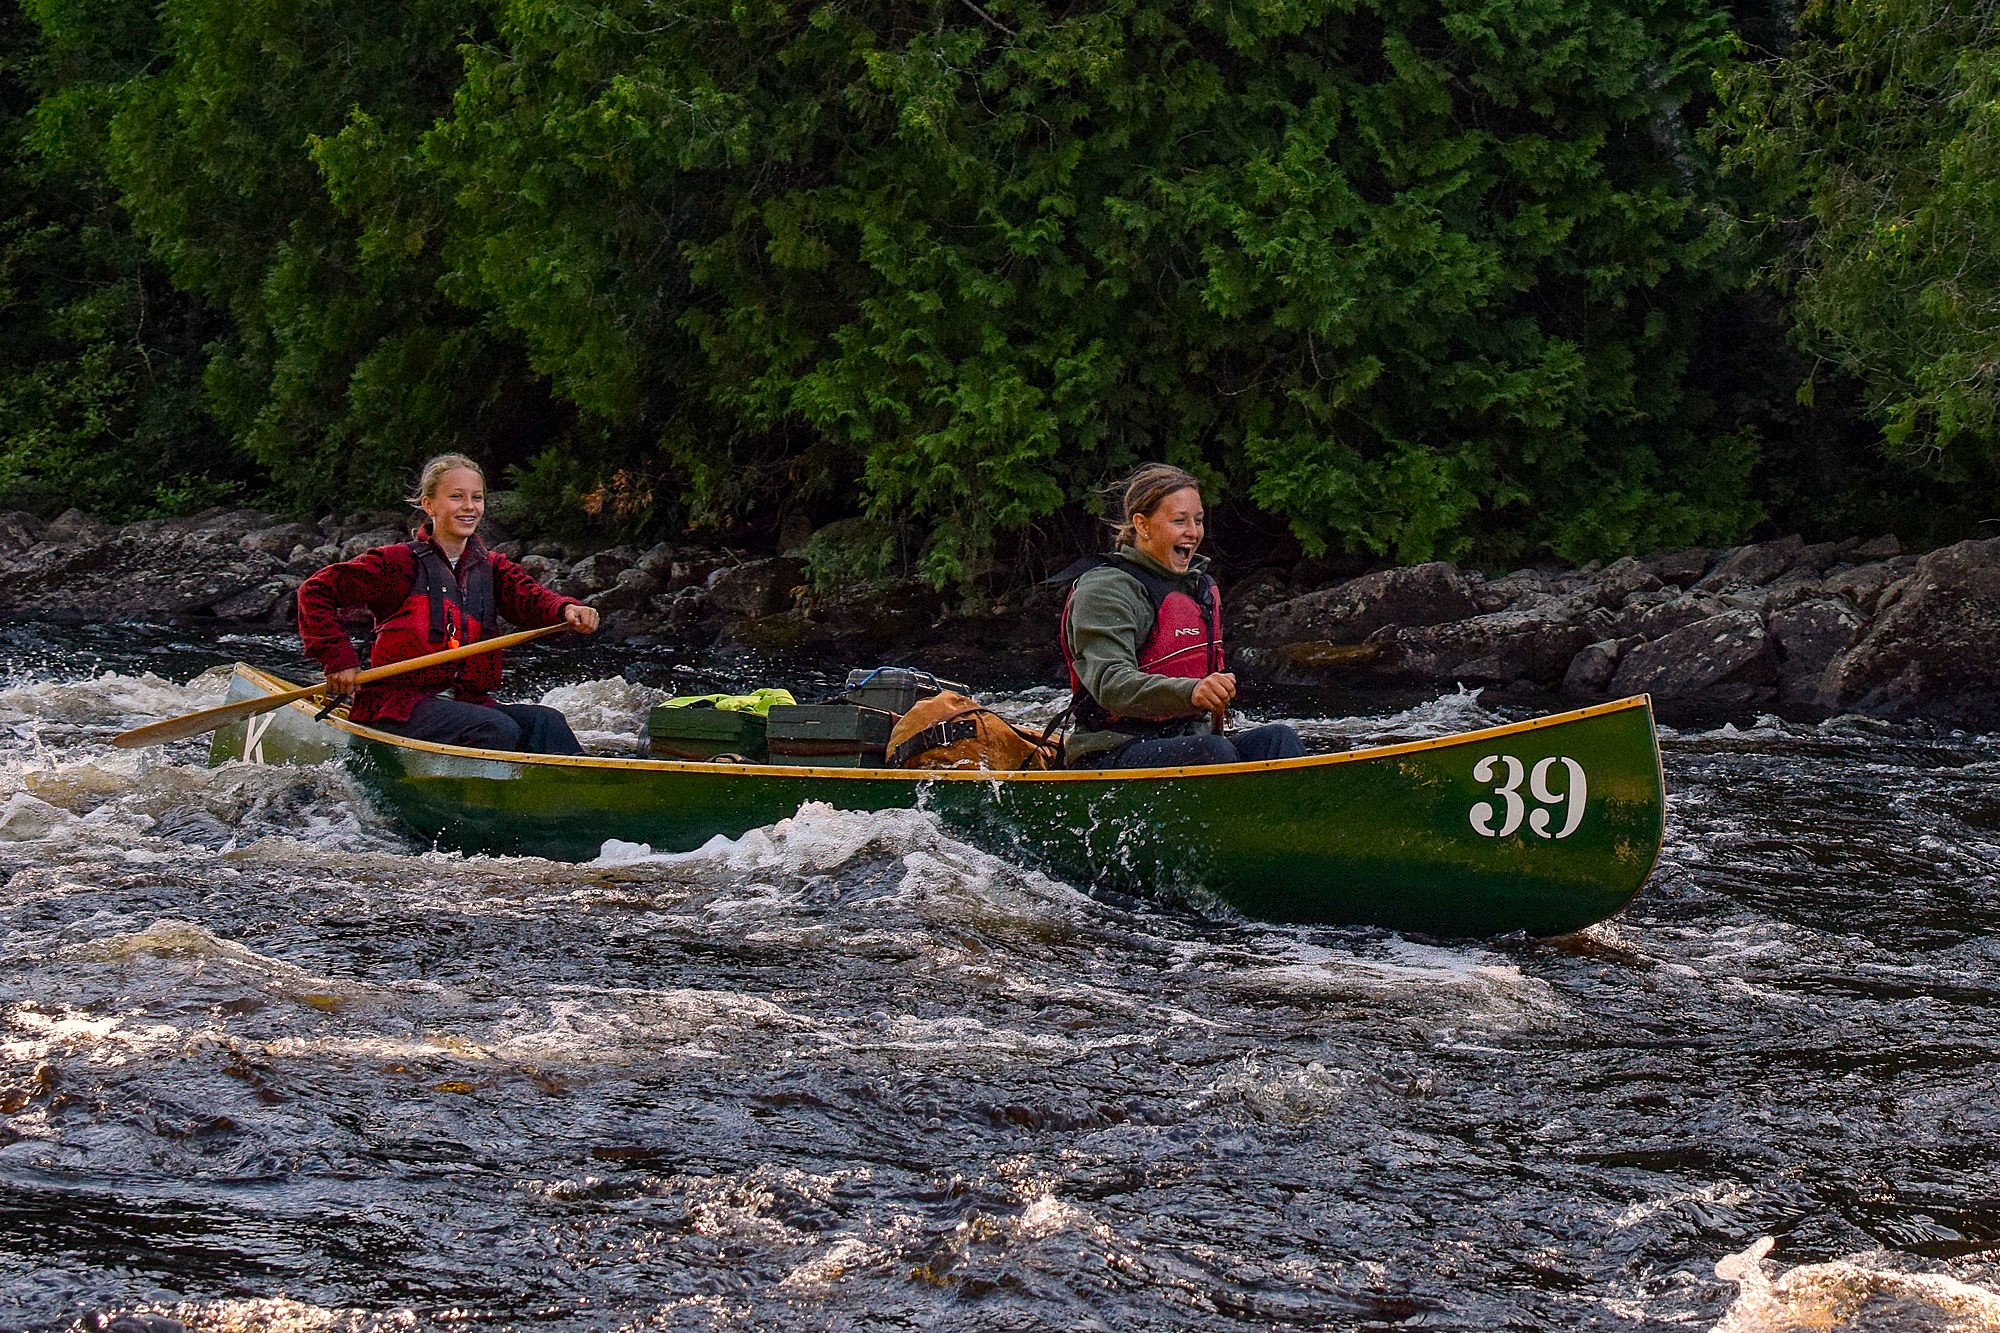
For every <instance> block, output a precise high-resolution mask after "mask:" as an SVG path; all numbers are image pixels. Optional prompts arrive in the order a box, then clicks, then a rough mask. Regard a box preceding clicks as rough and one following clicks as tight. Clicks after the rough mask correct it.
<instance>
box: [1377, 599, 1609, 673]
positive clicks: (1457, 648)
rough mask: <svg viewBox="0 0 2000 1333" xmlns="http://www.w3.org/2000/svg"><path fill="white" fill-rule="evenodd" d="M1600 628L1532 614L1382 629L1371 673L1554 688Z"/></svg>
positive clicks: (1504, 614)
mask: <svg viewBox="0 0 2000 1333" xmlns="http://www.w3.org/2000/svg"><path fill="white" fill-rule="evenodd" d="M1600 628H1601V626H1591V625H1586V624H1579V623H1573V622H1570V621H1567V620H1563V619H1557V618H1551V617H1547V616H1542V615H1538V614H1536V613H1534V612H1519V611H1496V612H1493V613H1491V614H1488V615H1483V616H1470V617H1467V618H1466V619H1463V620H1455V621H1452V622H1450V623H1448V624H1442V625H1424V626H1415V627H1411V628H1394V629H1387V630H1384V631H1383V633H1382V637H1381V639H1380V642H1381V643H1382V644H1383V646H1384V649H1385V651H1384V654H1383V659H1382V662H1381V663H1380V664H1379V665H1378V666H1377V667H1376V670H1377V671H1379V672H1382V673H1384V674H1389V675H1395V676H1399V677H1404V678H1414V679H1421V680H1436V681H1447V680H1449V681H1463V682H1465V683H1468V684H1475V683H1481V682H1483V683H1487V684H1499V685H1506V684H1512V683H1513V682H1515V681H1522V680H1525V681H1530V682H1533V683H1534V684H1536V685H1539V686H1553V685H1554V684H1555V683H1556V682H1558V681H1560V680H1562V678H1563V676H1564V674H1565V673H1566V672H1567V670H1568V669H1569V664H1570V660H1571V659H1572V658H1574V657H1575V656H1576V655H1577V653H1579V652H1580V651H1582V650H1583V648H1584V647H1586V646H1587V645H1588V644H1589V643H1590V642H1591V641H1592V640H1594V639H1595V638H1597V636H1598V630H1599V629H1600Z"/></svg>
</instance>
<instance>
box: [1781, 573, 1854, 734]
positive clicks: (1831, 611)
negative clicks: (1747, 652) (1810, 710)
mask: <svg viewBox="0 0 2000 1333" xmlns="http://www.w3.org/2000/svg"><path fill="white" fill-rule="evenodd" d="M1863 623H1864V622H1863V620H1862V617H1861V613H1860V612H1859V611H1857V610H1855V609H1854V607H1853V606H1852V605H1851V604H1850V603H1848V602H1847V601H1845V600H1843V599H1841V598H1838V597H1816V598H1813V599H1812V600H1810V601H1804V602H1799V603H1797V604H1796V605H1794V606H1789V607H1786V608H1785V609H1783V610H1781V611H1776V612H1774V613H1772V615H1771V618H1770V621H1769V622H1768V628H1769V631H1770V635H1771V647H1772V650H1773V651H1774V652H1776V653H1777V655H1778V699H1779V701H1780V702H1781V703H1788V704H1803V705H1806V706H1809V707H1823V706H1824V705H1825V703H1826V700H1825V699H1824V698H1823V696H1822V689H1821V682H1822V679H1823V678H1824V677H1825V675H1826V669H1827V668H1828V667H1829V666H1831V665H1832V664H1833V661H1834V659H1835V658H1836V657H1839V656H1840V655H1841V654H1842V653H1844V652H1846V651H1847V649H1848V648H1849V647H1850V646H1851V645H1852V644H1853V643H1854V640H1855V639H1856V637H1858V636H1859V635H1860V633H1861V627H1862V625H1863Z"/></svg>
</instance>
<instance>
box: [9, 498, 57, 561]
mask: <svg viewBox="0 0 2000 1333" xmlns="http://www.w3.org/2000/svg"><path fill="white" fill-rule="evenodd" d="M47 532H48V524H46V523H44V522H42V520H40V519H39V518H36V517H35V516H34V515H33V514H29V513H23V512H22V511H20V510H18V509H17V510H14V511H12V512H10V513H5V514H0V552H6V553H9V554H18V553H20V552H22V551H25V550H27V549H28V548H29V547H31V546H33V545H34V544H35V543H37V542H39V541H42V540H44V538H45V536H46V534H47Z"/></svg>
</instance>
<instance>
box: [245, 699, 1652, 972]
mask: <svg viewBox="0 0 2000 1333" xmlns="http://www.w3.org/2000/svg"><path fill="white" fill-rule="evenodd" d="M287 688H291V687H290V686H289V684H288V682H285V681H282V680H280V679H278V678H277V677H275V676H271V675H268V674H266V673H265V672H262V671H258V670H256V669H255V668H252V667H248V666H242V665H239V666H238V667H237V668H236V675H235V678H234V680H233V681H232V682H231V685H230V695H229V697H230V699H231V700H237V699H249V698H252V697H255V696H257V695H260V694H272V693H276V692H279V691H281V690H284V689H287ZM211 758H212V761H213V762H217V763H220V762H225V761H229V760H243V759H247V760H249V761H250V762H253V763H290V764H313V763H321V762H325V761H327V760H330V759H334V758H342V759H344V760H345V761H346V762H347V763H348V764H349V765H350V766H351V767H352V768H353V770H354V771H355V773H356V774H357V775H358V776H359V777H360V779H361V780H362V781H363V782H364V783H365V784H366V785H367V786H368V787H369V788H370V789H371V790H372V791H374V792H375V793H376V794H377V795H378V796H379V797H380V798H381V800H382V801H383V802H385V803H386V804H387V805H388V806H389V807H390V808H391V809H392V810H393V811H394V812H395V813H396V814H397V815H398V816H399V817H400V818H401V819H402V820H403V821H404V822H405V823H406V824H408V825H409V827H410V828H411V829H413V830H415V831H416V832H417V834H418V835H419V836H421V837H425V838H430V839H434V840H435V841H436V842H437V843H438V844H439V845H440V846H443V847H446V848H450V849H455V850H460V851H468V852H498V853H518V854H526V855H535V856H547V857H553V858H556V859H562V860H586V859H589V858H591V857H594V856H596V855H598V853H599V851H600V849H601V848H602V846H603V844H604V843H605V841H606V840H607V839H612V838H617V839H622V840H624V841H627V842H640V843H649V844H651V845H652V846H653V847H654V849H656V850H659V851H685V850H690V849H692V848H695V847H699V846H700V845H701V844H702V843H704V842H706V841H707V840H708V839H710V838H713V837H715V836H717V835H718V834H720V835H723V836H725V837H736V836H739V835H741V834H743V833H745V832H747V831H749V830H751V829H754V828H759V827H762V826H764V825H768V824H771V823H774V822H776V821H777V820H780V819H783V818H785V817H787V816H789V815H791V814H793V813H794V812H795V811H797V810H798V808H799V807H800V806H801V805H802V804H804V803H805V802H808V801H820V802H824V803H825V804H827V805H831V806H833V807H835V808H838V809H844V810H887V809H899V808H902V809H906V808H910V807H920V808H923V809H926V810H930V811H934V812H935V813H936V814H937V816H938V817H939V819H940V820H942V821H943V823H944V824H945V825H946V827H948V828H949V829H950V830H951V831H952V832H953V833H954V834H955V835H957V836H960V837H963V838H964V839H966V840H967V841H969V842H972V843H974V844H976V845H978V846H981V847H984V848H985V849H987V850H988V851H991V852H994V853H996V854H998V855H1001V856H1005V857H1008V858H1010V859H1014V860H1017V861H1020V862H1022V863H1024V864H1028V865H1032V866H1035V867H1038V868H1040V869H1043V870H1046V871H1048V872H1049V873H1051V874H1053V875H1055V876H1057V877H1059V878H1062V879H1064V880H1066V881H1067V882H1069V883H1072V884H1075V885H1078V886H1080V887H1088V888H1102V889H1112V890H1116V891H1120V892H1126V893H1142V894H1153V895H1165V896H1170V897H1171V896H1176V895H1181V896H1191V897H1193V898H1195V899H1196V900H1200V899H1201V898H1202V897H1203V896H1204V895H1212V896H1213V897H1215V898H1218V899H1221V900H1222V901H1224V902H1226V903H1228V904H1230V905H1231V906H1233V907H1235V908H1236V909H1237V910H1239V911H1241V912H1243V913H1244V914H1245V915H1247V916H1251V917H1256V918H1260V919H1263V920H1269V921H1290V922H1326V923H1334V924H1347V925H1379V926H1387V927H1390V928H1392V929H1398V930H1414V931H1424V932H1429V933H1432V934H1440V935H1459V936H1482V935H1501V934H1508V933H1511V932H1517V931H1518V932H1525V933H1527V934H1530V935H1560V934H1564V933H1566V932H1569V931H1574V930H1580V929H1582V928H1583V927H1585V926H1588V925H1590V924H1591V923H1593V922H1596V921H1602V920H1604V919H1605V918H1607V917H1610V916H1612V915H1614V914H1615V913H1617V912H1618V911H1619V910H1620V909H1621V908H1623V907H1624V906H1625V904H1626V903H1628V902H1630V901H1631V899H1632V896H1633V895H1634V894H1636V893H1637V892H1638V891H1639V887H1640V886H1641V885H1642V884H1644V883H1645V881H1646V877H1647V876H1648V875H1649V874H1651V873H1652V869H1653V864H1654V861H1655V860H1656V858H1657V857H1658V855H1659V850H1660V839H1661V833H1662V824H1663V819H1664V807H1665V798H1664V794H1663V789H1662V783H1661V776H1660V753H1659V742H1658V738H1657V737H1656V735H1655V733H1654V729H1653V710H1652V703H1651V701H1650V700H1649V699H1647V698H1646V697H1644V696H1641V697H1637V698H1631V699H1621V700H1618V701H1615V702H1612V703H1607V704H1600V705H1598V706H1596V707H1594V708H1584V709H1579V710H1577V711H1576V712H1573V713H1561V714H1557V715H1554V716H1550V717H1543V718H1537V719H1534V720H1533V721H1529V722H1520V723H1515V724H1512V725H1509V726H1501V727H1490V728H1487V729H1485V730H1481V731H1472V732H1466V733H1464V734H1461V735H1456V736H1446V737H1443V738H1440V739H1437V740H1429V741H1415V742H1411V743H1408V744H1402V745H1385V746H1380V747H1377V748H1374V749H1367V750H1354V751H1349V752H1347V753H1344V754H1326V755H1310V756H1307V757H1306V758H1303V759H1282V760H1275V761H1271V762H1267V763H1250V764H1227V765H1217V766H1214V767H1208V768H1167V769H1128V770H1119V771H1116V772H1111V773H1107V772H1101V771H1089V770H1080V771H1075V772H1056V773H978V772H966V773H961V772H930V773H912V772H910V771H907V770H902V769H858V768H808V767H802V766H796V765H763V764H736V763H693V762H679V761H674V760H661V759H610V758H600V757H596V756H581V757H566V756H556V755H521V754H510V753H503V752H499V751H492V750H470V749H463V748H459V747H455V746H446V745H432V744H428V743H425V742H422V741H412V740H408V739H406V738H403V737H400V736H393V735H390V734H388V733H386V732H381V731H375V730H371V729H370V728H367V727H362V726H356V725H354V724H353V723H350V722H347V721H346V720H345V719H343V718H341V717H340V716H339V715H337V714H336V715H335V716H332V717H329V718H327V719H325V720H324V721H320V720H316V719H315V717H314V708H313V706H312V705H311V704H310V703H298V704H292V705H289V706H287V707H284V708H281V709H278V710H276V711H274V712H270V713H266V714H263V715H261V716H258V717H253V718H251V719H249V720H248V721H247V722H238V723H233V724H231V725H230V726H228V727H226V728H224V729H223V730H221V731H219V732H217V733H216V735H215V740H214V744H213V749H212V752H211Z"/></svg>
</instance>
